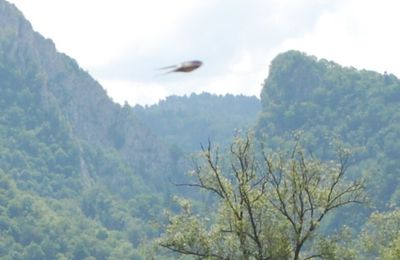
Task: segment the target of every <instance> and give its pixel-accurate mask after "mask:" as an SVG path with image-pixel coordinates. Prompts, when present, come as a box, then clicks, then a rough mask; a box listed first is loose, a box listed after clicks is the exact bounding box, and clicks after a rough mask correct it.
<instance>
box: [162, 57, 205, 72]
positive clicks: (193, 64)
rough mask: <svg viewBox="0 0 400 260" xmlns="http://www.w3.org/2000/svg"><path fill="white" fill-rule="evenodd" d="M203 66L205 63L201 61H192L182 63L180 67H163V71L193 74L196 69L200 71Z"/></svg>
mask: <svg viewBox="0 0 400 260" xmlns="http://www.w3.org/2000/svg"><path fill="white" fill-rule="evenodd" d="M202 64H203V62H201V61H199V60H192V61H185V62H182V63H180V64H178V65H172V66H167V67H163V68H161V69H172V70H171V71H168V73H169V72H191V71H193V70H195V69H198V68H199V67H200V66H201V65H202Z"/></svg>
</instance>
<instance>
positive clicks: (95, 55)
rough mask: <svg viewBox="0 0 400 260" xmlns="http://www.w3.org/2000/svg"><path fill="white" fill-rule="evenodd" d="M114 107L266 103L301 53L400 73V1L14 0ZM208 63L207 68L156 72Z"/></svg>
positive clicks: (357, 66)
mask: <svg viewBox="0 0 400 260" xmlns="http://www.w3.org/2000/svg"><path fill="white" fill-rule="evenodd" d="M9 1H10V2H12V3H14V4H15V5H16V6H17V7H18V8H19V9H20V10H21V11H22V12H23V14H24V15H25V17H26V18H27V19H28V20H30V21H31V23H32V26H33V28H34V29H35V30H36V31H38V32H40V33H41V34H42V35H44V36H45V37H46V38H51V39H52V40H53V41H54V42H55V44H56V47H57V49H58V50H59V51H60V52H64V53H66V54H67V55H69V56H71V57H72V58H74V59H76V60H77V61H78V63H79V64H80V66H81V67H82V68H83V69H85V70H87V71H89V73H90V74H91V75H92V76H93V77H94V78H95V79H96V80H98V81H99V82H100V83H101V84H102V86H103V87H104V88H105V89H106V90H107V93H108V94H109V95H110V96H111V97H112V98H113V100H114V101H116V102H119V103H123V102H124V101H127V102H128V103H129V104H131V105H134V104H153V103H156V102H158V101H159V100H160V99H164V98H165V97H166V96H168V95H184V94H190V93H192V92H196V93H201V92H203V91H206V92H210V93H216V94H225V93H232V94H245V95H256V96H259V93H260V92H261V83H262V82H263V80H264V79H265V78H266V77H267V76H268V66H269V63H270V62H271V60H272V59H273V58H274V57H275V56H276V55H277V54H279V53H280V52H283V51H287V50H289V49H296V50H300V51H303V52H306V53H307V54H310V55H315V56H317V57H318V58H326V59H329V60H333V61H335V62H337V63H340V64H342V65H344V66H353V67H356V68H358V69H370V70H376V71H378V72H383V71H387V72H388V73H393V74H395V75H397V76H400V51H399V49H400V48H399V46H400V34H399V25H400V15H399V12H400V2H399V1H397V0H379V1H377V0H335V1H330V0H249V1H243V0H168V1H166V0H84V1H82V0H35V1H32V0H9ZM192 59H199V60H202V61H203V62H204V66H202V67H201V68H200V69H199V70H196V71H194V72H192V73H188V74H167V75H160V72H159V71H157V68H159V67H163V66H167V65H171V64H176V63H180V62H182V61H185V60H192Z"/></svg>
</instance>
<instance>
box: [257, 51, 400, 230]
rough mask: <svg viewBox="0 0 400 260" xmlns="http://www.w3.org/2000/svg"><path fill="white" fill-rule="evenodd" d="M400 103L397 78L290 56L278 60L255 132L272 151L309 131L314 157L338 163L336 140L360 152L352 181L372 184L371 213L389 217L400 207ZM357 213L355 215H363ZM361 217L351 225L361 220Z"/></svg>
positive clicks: (266, 85)
mask: <svg viewBox="0 0 400 260" xmlns="http://www.w3.org/2000/svg"><path fill="white" fill-rule="evenodd" d="M399 101H400V80H399V79H398V78H397V77H396V76H394V75H393V74H388V73H386V72H385V73H383V74H380V73H377V72H373V71H368V70H357V69H355V68H352V67H342V66H340V65H338V64H336V63H334V62H332V61H328V60H325V59H320V60H318V59H317V58H316V57H314V56H308V55H306V54H304V53H301V52H299V51H288V52H285V53H282V54H280V55H278V56H277V57H276V58H275V59H274V60H273V61H272V62H271V66H270V72H269V76H268V78H267V79H266V80H265V82H264V86H263V90H262V93H261V103H262V112H261V113H260V117H259V120H258V124H257V130H256V131H257V133H258V136H259V138H262V139H264V140H265V141H266V142H267V143H268V144H269V145H270V147H273V148H277V147H278V146H279V145H280V144H281V143H282V142H284V141H285V140H288V138H289V136H290V135H292V133H293V131H302V133H303V136H304V138H305V140H306V141H307V146H308V149H309V151H312V152H313V154H314V155H316V156H319V157H321V158H325V159H330V158H332V149H333V148H332V140H334V139H337V138H338V139H340V140H341V142H343V143H344V145H346V146H347V147H349V148H354V149H356V150H358V152H357V153H355V154H354V156H353V161H352V167H351V171H352V176H353V177H364V178H366V180H367V187H368V190H369V194H370V198H371V201H372V209H369V210H368V212H370V210H383V211H385V210H389V209H390V208H392V207H395V206H396V205H397V206H398V205H399V202H400V193H399V190H400V186H399V184H400V183H399V177H398V176H400V161H399V160H398V158H399V157H400V153H399V147H400V141H399V140H400V123H399V122H400V120H399V119H400V102H399ZM357 210H359V208H357ZM357 210H354V211H350V212H351V213H350V214H354V215H356V214H359V212H360V211H357ZM368 212H367V213H365V212H364V213H365V214H364V216H367V215H368V214H369V213H368ZM354 215H353V217H349V218H348V219H350V220H351V221H353V222H354ZM339 219H340V218H339V217H338V218H337V219H336V220H339ZM362 221H363V220H362V218H359V219H358V221H357V222H361V223H358V224H359V225H360V224H362Z"/></svg>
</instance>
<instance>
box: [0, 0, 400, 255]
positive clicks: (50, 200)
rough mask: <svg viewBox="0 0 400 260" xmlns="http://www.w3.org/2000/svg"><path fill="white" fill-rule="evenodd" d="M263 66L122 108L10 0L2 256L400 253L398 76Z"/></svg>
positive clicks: (5, 18)
mask: <svg viewBox="0 0 400 260" xmlns="http://www.w3.org/2000/svg"><path fill="white" fill-rule="evenodd" d="M265 69H266V75H265V76H266V79H265V81H264V83H263V86H262V89H260V92H261V97H260V99H258V98H257V97H247V96H242V95H239V96H235V95H229V94H228V95H214V94H209V93H202V94H192V95H189V96H170V97H168V98H167V99H166V100H163V101H160V102H159V103H158V104H155V105H151V106H139V105H137V106H134V107H132V106H130V105H128V104H125V105H119V104H117V103H115V102H114V101H113V100H112V99H111V98H110V97H109V96H108V95H107V93H106V91H105V90H104V89H103V88H102V86H101V85H100V84H99V83H98V82H97V81H96V80H95V79H93V78H92V77H91V76H90V75H89V74H88V72H86V71H84V70H83V69H82V68H81V67H80V66H79V64H78V62H77V61H75V60H74V59H72V58H70V57H69V56H67V55H66V54H63V53H60V52H58V51H57V49H56V47H55V45H54V43H53V42H52V41H51V40H50V39H45V38H44V37H43V36H41V35H40V34H38V33H37V32H35V31H34V30H33V29H32V26H31V24H30V22H29V21H27V20H26V19H25V18H24V16H23V15H22V13H21V12H20V11H19V10H17V9H16V7H15V6H14V5H11V4H9V3H8V2H6V1H5V0H0V111H1V113H0V259H10V260H14V259H16V260H18V259H49V260H53V259H76V260H80V259H86V260H89V259H400V209H399V202H400V186H399V184H400V178H399V176H400V160H399V157H400V152H399V150H400V149H399V147H400V102H399V101H400V80H399V79H398V78H397V77H396V76H395V75H392V74H387V73H384V74H380V73H377V72H374V71H367V70H357V69H355V68H352V67H343V66H341V65H339V64H337V63H335V62H332V61H328V60H325V59H317V58H316V57H314V56H310V55H308V54H305V53H302V52H300V51H293V50H292V51H287V52H285V53H282V54H280V55H278V56H277V57H275V58H274V60H273V61H272V62H271V64H270V67H269V73H268V75H267V68H265Z"/></svg>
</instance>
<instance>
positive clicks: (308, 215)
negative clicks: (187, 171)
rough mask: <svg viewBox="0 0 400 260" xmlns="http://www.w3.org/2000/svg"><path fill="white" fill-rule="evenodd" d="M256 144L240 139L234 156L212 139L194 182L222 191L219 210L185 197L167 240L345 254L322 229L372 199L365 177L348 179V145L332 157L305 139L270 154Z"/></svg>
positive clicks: (277, 253)
mask: <svg viewBox="0 0 400 260" xmlns="http://www.w3.org/2000/svg"><path fill="white" fill-rule="evenodd" d="M253 146H254V144H253V143H252V141H251V140H250V139H249V138H246V139H241V138H237V139H236V140H235V142H234V143H233V144H232V146H231V149H230V153H229V159H226V157H224V156H222V157H221V156H220V155H219V153H218V151H217V150H214V149H212V147H211V145H209V146H208V148H207V149H204V150H203V155H202V157H201V160H202V163H199V164H198V166H197V167H196V169H195V170H194V172H193V174H194V176H195V178H196V182H194V183H190V184H187V185H188V186H191V187H199V188H201V189H203V190H205V191H207V192H209V193H212V194H214V195H215V196H216V198H217V206H216V209H215V210H213V211H212V212H214V214H209V215H204V213H203V214H201V215H196V214H194V213H193V212H192V210H191V206H190V203H189V202H188V201H186V200H179V203H180V206H181V209H182V211H181V213H180V214H178V215H174V214H169V222H168V225H167V226H166V229H165V233H164V235H163V237H162V238H161V239H160V240H159V243H160V245H161V246H162V247H165V248H167V249H170V250H172V251H173V252H176V253H179V254H182V255H192V256H194V257H195V258H199V259H203V258H209V259H301V258H305V259H309V258H314V257H322V258H329V259H335V258H339V256H340V253H344V252H345V250H344V249H341V250H339V249H338V248H340V244H339V243H336V244H334V243H333V242H334V240H333V238H324V237H320V234H318V232H317V230H318V229H319V226H320V224H321V222H322V221H323V220H324V218H325V217H326V216H327V215H328V214H330V213H331V211H334V210H336V209H338V208H341V207H344V206H346V205H348V204H352V203H362V202H364V200H365V198H364V193H363V190H364V186H363V184H362V182H360V181H358V180H354V181H350V180H347V179H346V171H347V167H348V165H347V162H348V156H349V154H348V152H347V150H346V149H341V150H340V151H339V152H338V160H337V163H332V162H322V161H319V160H317V159H315V158H313V157H308V156H306V155H305V153H304V150H303V149H302V148H301V146H300V142H299V141H296V142H295V144H294V147H293V148H292V149H291V150H289V151H287V153H286V152H284V153H273V154H271V155H267V154H265V153H263V152H261V156H258V155H257V153H260V151H257V150H256V149H254V148H253ZM259 158H260V159H259ZM314 244H316V245H318V246H312V245H314ZM339 251H340V252H339ZM346 254H348V255H349V256H351V255H352V252H350V251H346Z"/></svg>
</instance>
